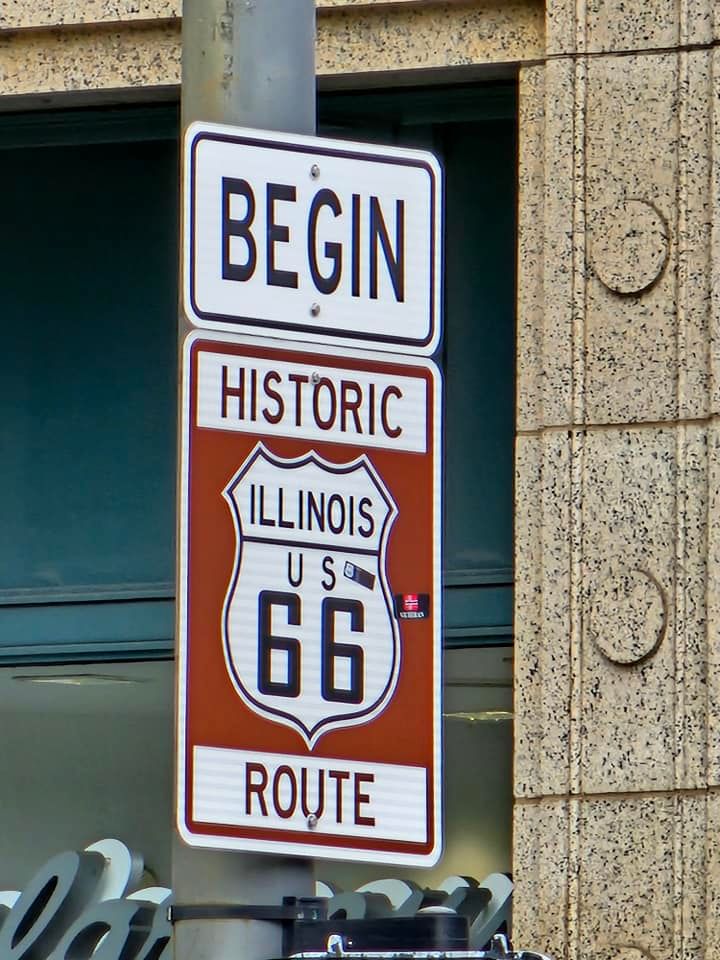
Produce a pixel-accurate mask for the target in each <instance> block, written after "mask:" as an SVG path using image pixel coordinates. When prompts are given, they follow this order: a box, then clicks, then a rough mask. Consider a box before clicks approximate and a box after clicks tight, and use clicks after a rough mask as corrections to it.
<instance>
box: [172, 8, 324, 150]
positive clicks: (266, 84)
mask: <svg viewBox="0 0 720 960" xmlns="http://www.w3.org/2000/svg"><path fill="white" fill-rule="evenodd" d="M182 98H183V102H182V107H183V125H187V124H188V123H190V122H191V121H193V120H212V121H216V122H218V123H233V124H238V125H241V126H246V127H259V128H261V129H265V130H284V131H288V132H292V133H310V134H313V133H315V2H314V0H184V3H183V63H182Z"/></svg>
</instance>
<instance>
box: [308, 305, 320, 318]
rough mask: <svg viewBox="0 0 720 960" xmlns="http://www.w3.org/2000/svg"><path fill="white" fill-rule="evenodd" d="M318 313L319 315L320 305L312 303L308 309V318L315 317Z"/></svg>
mask: <svg viewBox="0 0 720 960" xmlns="http://www.w3.org/2000/svg"><path fill="white" fill-rule="evenodd" d="M319 313H320V304H319V303H314V304H313V305H312V306H311V307H310V316H311V317H317V316H318V314H319Z"/></svg>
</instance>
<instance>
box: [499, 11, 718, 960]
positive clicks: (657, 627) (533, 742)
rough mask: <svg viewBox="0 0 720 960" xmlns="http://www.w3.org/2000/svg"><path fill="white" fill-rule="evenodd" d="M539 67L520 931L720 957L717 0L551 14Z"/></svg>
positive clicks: (519, 610)
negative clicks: (542, 62)
mask: <svg viewBox="0 0 720 960" xmlns="http://www.w3.org/2000/svg"><path fill="white" fill-rule="evenodd" d="M547 24H548V30H547V54H548V59H547V61H546V64H545V65H544V66H542V65H536V66H533V67H530V68H528V69H524V70H523V71H522V74H521V118H520V130H521V195H520V217H521V230H520V243H519V252H520V282H519V289H520V295H519V340H518V357H519V396H518V438H517V483H518V486H517V501H516V517H517V520H516V581H517V594H516V629H517V640H516V757H515V791H516V797H517V800H516V817H515V870H516V873H515V876H516V880H517V890H516V895H515V927H516V933H517V936H518V940H519V941H521V942H522V943H523V944H527V945H528V946H533V947H543V948H545V949H546V950H548V952H550V953H552V954H553V955H554V956H556V957H559V958H568V960H580V958H582V960H643V958H651V960H672V958H680V957H687V958H690V957H692V958H702V957H706V958H708V960H710V958H716V957H718V956H720V942H719V941H720V922H719V919H720V918H719V917H718V907H719V905H720V904H719V902H718V895H719V891H720V874H719V873H718V839H717V837H718V832H719V829H720V820H719V819H718V818H719V816H720V792H718V785H719V784H720V738H719V737H718V729H719V721H720V684H719V675H718V671H717V670H715V666H716V664H717V660H718V651H719V650H720V646H719V644H718V638H717V628H718V612H719V608H718V592H717V585H718V571H719V568H718V561H719V560H720V553H719V551H718V530H719V529H720V527H718V516H717V514H716V512H715V507H716V506H717V505H718V501H719V499H720V487H719V486H718V482H719V481H720V472H719V471H718V456H717V452H718V445H719V444H718V439H719V435H718V420H717V413H718V403H719V401H720V394H719V393H718V384H719V383H720V380H719V379H718V373H719V372H720V368H719V367H718V358H719V354H718V343H717V331H718V303H719V302H718V291H719V288H718V284H717V280H716V279H714V277H713V265H714V264H715V263H716V262H717V253H718V251H717V242H718V232H717V214H718V198H719V193H718V186H719V181H718V165H717V156H718V151H717V143H718V140H717V136H718V135H717V129H716V124H717V118H716V108H715V104H716V103H717V95H718V75H719V74H718V69H717V65H718V60H717V57H718V51H717V49H716V48H715V47H714V43H715V42H716V41H717V38H718V30H719V29H720V7H718V5H717V4H716V3H715V2H713V0H682V2H675V0H604V2H603V0H548V10H547Z"/></svg>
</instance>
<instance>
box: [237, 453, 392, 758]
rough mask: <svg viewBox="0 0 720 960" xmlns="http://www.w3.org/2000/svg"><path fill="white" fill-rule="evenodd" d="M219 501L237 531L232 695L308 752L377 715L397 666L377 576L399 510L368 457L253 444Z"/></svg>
mask: <svg viewBox="0 0 720 960" xmlns="http://www.w3.org/2000/svg"><path fill="white" fill-rule="evenodd" d="M223 496H224V497H225V499H226V501H227V503H228V505H229V507H230V510H231V512H232V517H233V523H234V527H235V535H236V549H235V563H234V568H233V571H232V575H231V578H230V583H229V586H228V590H227V594H226V597H225V604H224V609H223V624H222V626H223V641H224V649H225V659H226V664H227V668H228V671H229V674H230V677H231V679H232V681H233V685H234V687H235V689H236V691H237V693H238V694H239V695H240V697H241V698H242V700H243V701H244V702H245V703H246V704H247V705H248V706H249V707H250V709H252V710H254V711H255V712H256V713H258V714H261V715H263V716H265V717H267V718H269V719H272V720H274V721H276V722H278V723H282V724H285V725H287V726H289V727H292V728H293V729H295V730H297V731H298V733H300V735H301V736H302V737H303V738H304V740H305V742H306V743H307V745H308V747H309V748H310V749H312V748H313V747H314V746H315V745H316V744H317V742H318V740H319V739H320V737H321V736H322V735H323V734H325V733H327V732H328V731H330V730H333V729H336V728H339V727H347V726H352V725H354V724H358V723H364V722H366V721H368V720H371V719H372V718H373V717H375V716H377V715H378V714H379V713H380V712H381V711H382V710H383V708H384V707H385V706H386V704H387V703H388V701H389V700H390V698H391V697H392V695H393V692H394V690H395V686H396V683H397V678H398V672H399V668H400V643H399V635H398V627H397V622H396V619H395V617H394V615H393V605H392V604H393V601H392V591H391V590H390V586H389V584H388V582H387V576H386V569H385V566H386V563H385V557H386V550H387V542H388V538H389V535H390V531H391V528H392V525H393V522H394V520H395V517H396V516H397V507H396V505H395V503H394V502H393V499H392V497H391V495H390V493H389V491H388V490H387V488H386V487H385V485H384V484H383V482H382V480H381V479H380V477H379V476H378V474H377V472H376V471H375V469H374V467H373V465H372V463H371V462H370V460H369V459H368V457H367V456H366V455H363V456H361V457H358V458H357V459H355V460H352V461H351V462H349V463H341V464H337V463H331V462H329V461H327V460H324V459H323V458H322V457H320V456H319V455H318V454H317V453H315V452H314V451H310V452H309V453H308V454H306V455H305V456H302V457H298V458H294V459H284V458H281V457H277V456H275V455H274V454H272V453H271V452H270V451H269V450H267V449H266V447H265V446H264V445H263V444H262V443H258V444H257V446H256V447H255V449H254V450H253V451H252V453H251V454H250V455H249V456H248V457H247V459H246V460H245V462H244V463H243V464H242V466H241V467H240V469H239V470H238V471H237V473H236V474H235V475H234V476H233V478H232V479H231V480H230V482H229V483H228V485H227V487H226V488H225V490H224V491H223Z"/></svg>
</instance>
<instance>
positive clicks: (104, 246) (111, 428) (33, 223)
mask: <svg viewBox="0 0 720 960" xmlns="http://www.w3.org/2000/svg"><path fill="white" fill-rule="evenodd" d="M174 113H175V112H174V110H173V111H167V110H165V111H163V113H162V116H163V117H164V118H165V120H164V124H165V127H167V126H168V117H170V118H174ZM103 116H104V117H105V123H104V125H103V124H100V125H99V126H98V125H97V120H98V118H97V115H93V116H92V117H85V118H82V116H81V115H80V112H75V113H73V114H66V115H65V117H66V121H67V122H66V124H63V123H62V122H61V121H60V120H59V119H58V118H57V117H52V118H45V119H46V121H47V123H44V122H43V118H19V117H8V118H4V119H0V178H1V179H2V183H3V184H4V187H5V189H4V191H3V193H4V195H3V211H2V217H1V219H2V224H3V230H2V231H0V264H2V267H1V268H0V271H1V274H2V313H1V317H2V334H3V350H2V355H1V359H0V369H1V370H2V383H3V389H2V391H1V392H0V408H1V413H2V422H3V429H2V431H0V457H1V458H2V463H3V469H2V471H0V531H1V533H0V543H1V548H0V604H1V606H0V645H1V646H2V652H3V653H4V654H5V655H6V656H12V657H13V658H17V657H19V656H20V651H21V650H23V649H25V648H28V649H29V650H31V651H36V652H38V654H39V653H40V651H46V652H47V651H48V650H52V647H53V644H57V645H60V647H62V649H63V650H65V651H66V652H67V653H68V654H70V653H71V652H72V651H75V652H77V651H79V650H80V649H83V650H84V649H85V648H86V647H87V648H88V649H90V648H92V646H93V643H95V645H96V646H97V645H98V644H105V645H108V644H109V645H110V646H112V645H118V648H120V647H123V646H124V645H127V643H131V644H132V643H147V645H148V650H151V649H152V647H153V645H154V644H156V643H157V641H161V642H162V644H164V648H165V650H166V651H167V650H168V649H169V647H170V644H171V639H172V616H171V610H170V607H171V600H170V599H168V598H171V597H172V594H173V592H174V584H173V581H174V562H175V560H174V522H175V496H174V488H175V467H174V463H175V402H176V400H175V396H176V395H175V381H176V374H175V364H176V324H177V309H176V300H177V292H176V291H177V229H178V225H177V187H176V183H177V141H176V137H175V136H171V137H170V138H169V139H168V130H167V129H165V132H164V137H163V138H162V139H145V138H144V137H143V139H140V140H138V139H137V137H138V136H143V130H142V129H140V130H138V129H137V121H138V115H137V114H135V115H133V112H132V111H124V112H119V113H116V114H114V115H113V113H112V112H111V111H110V112H105V114H104V115H103ZM108 116H109V117H111V118H112V117H113V116H114V117H115V119H116V120H120V121H121V122H120V123H119V124H116V125H115V127H113V124H112V123H111V122H109V120H108V119H107V118H108ZM153 116H154V117H157V116H160V114H159V113H155V114H154V115H153ZM23 121H24V122H23ZM31 121H34V122H31ZM143 126H144V127H145V131H147V124H144V125H143ZM152 126H153V128H157V125H156V124H153V125H152ZM160 127H161V129H162V124H161V125H160ZM172 128H173V130H174V131H176V123H175V121H174V119H173V121H172ZM113 132H114V135H113ZM78 139H79V140H81V141H83V140H84V141H85V142H81V143H77V142H73V141H77V140H78ZM48 141H49V142H48ZM88 141H89V142H88ZM93 141H94V142H93ZM26 144H29V145H26ZM156 598H158V599H160V598H162V602H161V603H160V604H159V605H155V606H153V600H155V599H156ZM112 601H118V602H119V606H113V603H112ZM132 601H135V602H136V604H137V605H136V606H135V607H133V604H132ZM141 601H142V602H141ZM160 610H163V613H162V614H160V612H159V611H160ZM168 613H170V616H168ZM143 622H144V626H142V625H141V624H142V623H143Z"/></svg>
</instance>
